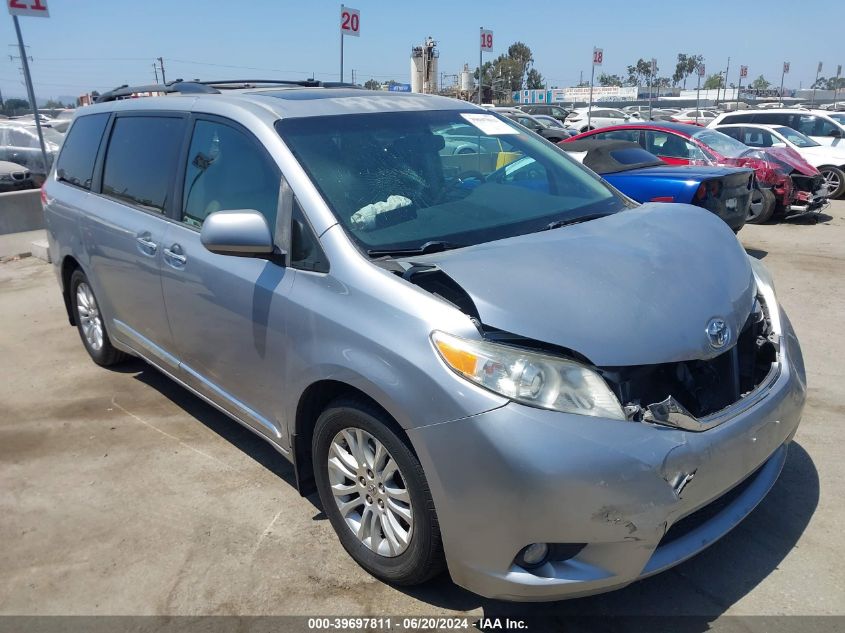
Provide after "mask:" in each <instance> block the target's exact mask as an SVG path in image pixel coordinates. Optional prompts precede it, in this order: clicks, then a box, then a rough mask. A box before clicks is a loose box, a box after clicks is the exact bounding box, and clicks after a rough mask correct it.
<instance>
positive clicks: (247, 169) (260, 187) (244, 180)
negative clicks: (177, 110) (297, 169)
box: [182, 121, 281, 230]
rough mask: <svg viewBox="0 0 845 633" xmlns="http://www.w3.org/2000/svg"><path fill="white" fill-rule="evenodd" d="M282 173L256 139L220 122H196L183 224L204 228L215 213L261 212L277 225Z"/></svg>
mask: <svg viewBox="0 0 845 633" xmlns="http://www.w3.org/2000/svg"><path fill="white" fill-rule="evenodd" d="M280 183H281V173H280V172H279V170H278V168H277V167H276V166H275V164H273V162H272V161H271V160H270V158H269V157H268V156H267V155H266V153H265V152H264V150H263V149H262V148H261V147H260V146H259V145H258V142H257V141H254V140H253V139H252V138H250V137H249V136H247V135H246V134H245V133H244V132H241V131H240V130H237V129H235V128H234V127H231V126H229V125H226V124H224V123H218V122H216V121H197V123H196V125H195V126H194V134H193V136H192V137H191V147H190V150H189V151H188V165H187V169H186V170H185V182H184V186H183V187H182V221H183V222H184V223H185V224H189V225H191V226H194V227H197V228H199V227H201V226H202V223H203V221H204V220H205V218H206V217H208V215H209V214H210V213H214V212H215V211H226V210H234V209H253V210H255V211H259V212H261V213H262V214H263V215H264V217H265V218H267V223H268V224H269V225H270V228H271V230H272V229H273V228H274V227H275V226H276V208H277V207H278V203H279V185H280Z"/></svg>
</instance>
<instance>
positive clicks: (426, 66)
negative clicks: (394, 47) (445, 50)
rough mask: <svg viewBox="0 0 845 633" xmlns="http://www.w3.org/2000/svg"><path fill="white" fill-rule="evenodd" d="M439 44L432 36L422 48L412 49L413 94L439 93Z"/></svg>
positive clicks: (415, 47)
mask: <svg viewBox="0 0 845 633" xmlns="http://www.w3.org/2000/svg"><path fill="white" fill-rule="evenodd" d="M436 47H437V42H435V41H434V40H433V39H432V38H431V37H430V36H429V37H428V38H427V39H426V40H425V43H424V44H423V45H422V46H414V47H413V48H412V49H411V92H425V93H432V92H436V91H437V79H438V75H437V60H438V58H439V57H440V53H439V52H438V50H437V48H436Z"/></svg>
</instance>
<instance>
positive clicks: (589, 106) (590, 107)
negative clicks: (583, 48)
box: [587, 48, 596, 130]
mask: <svg viewBox="0 0 845 633" xmlns="http://www.w3.org/2000/svg"><path fill="white" fill-rule="evenodd" d="M595 54H596V53H595V48H594V49H593V55H595ZM591 68H592V70H590V103H588V104H587V129H588V130H589V129H590V124H591V121H592V119H593V80H594V79H595V76H596V60H595V59H594V60H593V65H592V67H591Z"/></svg>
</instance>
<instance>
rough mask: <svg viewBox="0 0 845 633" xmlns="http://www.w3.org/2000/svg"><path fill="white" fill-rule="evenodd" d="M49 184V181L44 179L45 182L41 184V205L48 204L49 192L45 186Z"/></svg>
mask: <svg viewBox="0 0 845 633" xmlns="http://www.w3.org/2000/svg"><path fill="white" fill-rule="evenodd" d="M46 186H47V181H46V180H45V181H44V184H43V185H41V206H46V205H47V192H46V191H45V190H44V187H46Z"/></svg>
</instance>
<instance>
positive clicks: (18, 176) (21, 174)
mask: <svg viewBox="0 0 845 633" xmlns="http://www.w3.org/2000/svg"><path fill="white" fill-rule="evenodd" d="M12 179H13V180H26V172H25V171H14V172H12Z"/></svg>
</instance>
